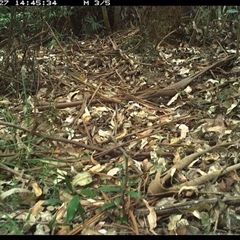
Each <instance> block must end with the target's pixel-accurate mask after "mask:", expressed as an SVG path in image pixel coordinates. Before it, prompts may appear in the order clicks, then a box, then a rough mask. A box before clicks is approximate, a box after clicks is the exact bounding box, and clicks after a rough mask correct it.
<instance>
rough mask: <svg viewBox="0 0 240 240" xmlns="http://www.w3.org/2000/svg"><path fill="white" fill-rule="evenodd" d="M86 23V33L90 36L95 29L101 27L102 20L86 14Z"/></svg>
mask: <svg viewBox="0 0 240 240" xmlns="http://www.w3.org/2000/svg"><path fill="white" fill-rule="evenodd" d="M85 22H86V23H87V25H86V34H87V35H88V36H92V35H93V34H94V33H95V32H96V31H98V30H101V29H103V25H102V23H103V20H101V21H97V19H96V17H92V16H87V17H86V18H85Z"/></svg>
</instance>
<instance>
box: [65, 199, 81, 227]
mask: <svg viewBox="0 0 240 240" xmlns="http://www.w3.org/2000/svg"><path fill="white" fill-rule="evenodd" d="M77 212H78V213H79V214H80V216H81V218H82V221H83V222H84V220H85V218H84V209H83V207H82V205H81V203H80V199H79V196H78V195H76V196H74V197H73V198H72V200H71V201H70V202H69V203H68V206H67V217H66V223H70V222H72V221H73V219H74V217H75V215H76V213H77Z"/></svg>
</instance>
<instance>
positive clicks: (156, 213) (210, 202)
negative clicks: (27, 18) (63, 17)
mask: <svg viewBox="0 0 240 240" xmlns="http://www.w3.org/2000/svg"><path fill="white" fill-rule="evenodd" d="M137 37H138V29H136V30H135V31H133V30H128V31H122V32H117V33H114V34H112V35H111V36H109V37H107V38H103V39H102V38H95V39H89V40H85V41H83V40H72V41H71V42H68V43H64V44H63V45H60V44H59V43H58V44H57V43H55V44H53V45H51V46H45V47H41V48H39V49H38V51H37V52H36V51H34V54H35V58H36V60H37V62H38V64H37V68H35V70H36V72H37V74H35V76H37V77H36V79H35V81H34V83H33V84H34V87H35V93H34V94H33V93H31V94H29V93H28V89H27V86H28V85H29V81H30V80H29V79H30V76H31V73H30V72H28V71H30V70H29V69H30V68H28V67H26V68H25V69H23V71H22V79H21V82H22V83H23V85H24V86H25V85H26V87H25V88H24V91H23V93H21V94H20V93H19V98H13V97H11V96H10V95H6V96H2V97H1V99H0V105H1V115H0V141H1V142H0V159H1V160H0V233H1V234H24V235H42V234H48V235H65V234H69V235H76V234H81V235H119V234H121V235H123V234H124V235H190V234H194V235H196V234H207V235H208V234H217V235H235V234H239V224H240V220H239V219H240V215H239V214H240V211H239V201H240V185H239V182H240V170H239V169H240V163H239V162H238V161H239V143H240V140H239V139H240V124H239V123H240V112H239V109H240V107H239V101H240V100H239V94H240V80H239V72H240V67H239V59H236V58H234V57H232V56H234V53H235V52H234V50H232V49H226V50H223V49H222V48H220V47H219V46H218V45H216V44H215V45H214V44H212V45H210V46H207V47H204V48H201V47H189V46H188V45H187V44H182V45H180V46H177V47H173V46H168V47H166V46H161V45H158V46H157V48H155V49H154V50H147V49H145V50H142V52H141V51H140V50H141V47H139V46H138V45H137V43H136V42H137ZM136 49H137V50H136ZM219 49H220V50H219ZM28 54H29V55H30V54H32V53H31V52H30V51H29V52H28ZM20 55H21V53H20V52H19V57H20V58H21V56H20ZM177 83H178V84H177Z"/></svg>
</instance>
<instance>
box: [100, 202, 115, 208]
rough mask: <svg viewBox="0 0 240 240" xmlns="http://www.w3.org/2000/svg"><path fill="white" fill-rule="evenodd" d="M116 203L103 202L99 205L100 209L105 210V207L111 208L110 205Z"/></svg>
mask: <svg viewBox="0 0 240 240" xmlns="http://www.w3.org/2000/svg"><path fill="white" fill-rule="evenodd" d="M115 206H116V204H115V203H114V202H111V203H105V204H103V205H102V206H101V210H105V209H108V208H111V207H115Z"/></svg>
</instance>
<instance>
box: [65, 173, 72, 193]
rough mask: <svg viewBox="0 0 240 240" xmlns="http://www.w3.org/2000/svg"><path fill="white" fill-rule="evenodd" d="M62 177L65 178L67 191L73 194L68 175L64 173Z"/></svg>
mask: <svg viewBox="0 0 240 240" xmlns="http://www.w3.org/2000/svg"><path fill="white" fill-rule="evenodd" d="M64 178H65V182H66V186H67V189H68V191H69V192H70V193H71V194H73V187H72V184H71V181H70V179H69V177H68V176H67V175H64Z"/></svg>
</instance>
